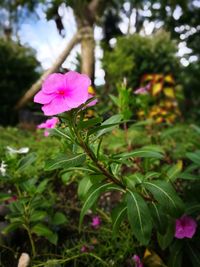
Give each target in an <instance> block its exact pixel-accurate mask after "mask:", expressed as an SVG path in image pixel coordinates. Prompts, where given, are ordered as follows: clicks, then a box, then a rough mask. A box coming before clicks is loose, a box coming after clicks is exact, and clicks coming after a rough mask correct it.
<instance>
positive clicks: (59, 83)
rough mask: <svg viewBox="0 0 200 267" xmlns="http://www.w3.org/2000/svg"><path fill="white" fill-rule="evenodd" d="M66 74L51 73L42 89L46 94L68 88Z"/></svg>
mask: <svg viewBox="0 0 200 267" xmlns="http://www.w3.org/2000/svg"><path fill="white" fill-rule="evenodd" d="M65 79H66V78H65V75H64V74H61V73H53V74H50V75H49V76H48V77H47V78H46V80H45V81H44V83H43V85H42V91H43V92H44V93H46V94H51V93H54V92H56V91H58V90H64V89H65V88H66V83H65Z"/></svg>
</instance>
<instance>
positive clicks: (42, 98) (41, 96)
mask: <svg viewBox="0 0 200 267" xmlns="http://www.w3.org/2000/svg"><path fill="white" fill-rule="evenodd" d="M54 97H55V95H54V94H45V93H44V92H43V91H41V90H40V91H39V92H38V93H37V94H36V95H35V97H34V102H36V103H40V104H48V103H49V102H51V100H52V99H53V98H54Z"/></svg>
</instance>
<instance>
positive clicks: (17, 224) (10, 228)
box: [1, 221, 22, 235]
mask: <svg viewBox="0 0 200 267" xmlns="http://www.w3.org/2000/svg"><path fill="white" fill-rule="evenodd" d="M21 227H22V223H21V222H20V221H18V222H13V223H10V224H9V225H8V226H6V227H5V228H4V229H3V230H1V232H2V234H4V235H7V234H8V233H10V232H12V231H14V230H16V229H17V228H21Z"/></svg>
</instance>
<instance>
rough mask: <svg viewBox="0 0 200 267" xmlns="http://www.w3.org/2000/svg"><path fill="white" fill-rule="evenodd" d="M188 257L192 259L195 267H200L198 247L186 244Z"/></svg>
mask: <svg viewBox="0 0 200 267" xmlns="http://www.w3.org/2000/svg"><path fill="white" fill-rule="evenodd" d="M186 247H187V251H188V255H189V257H190V260H191V262H192V266H193V267H197V266H200V250H199V249H198V245H197V244H196V246H194V245H192V244H190V243H189V242H187V244H186Z"/></svg>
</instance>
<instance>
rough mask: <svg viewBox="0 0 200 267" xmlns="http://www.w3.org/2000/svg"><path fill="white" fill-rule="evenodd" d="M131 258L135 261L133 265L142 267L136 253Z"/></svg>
mask: <svg viewBox="0 0 200 267" xmlns="http://www.w3.org/2000/svg"><path fill="white" fill-rule="evenodd" d="M132 259H133V261H134V263H135V267H143V263H142V261H141V259H140V257H139V256H138V255H136V254H135V255H133V257H132Z"/></svg>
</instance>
